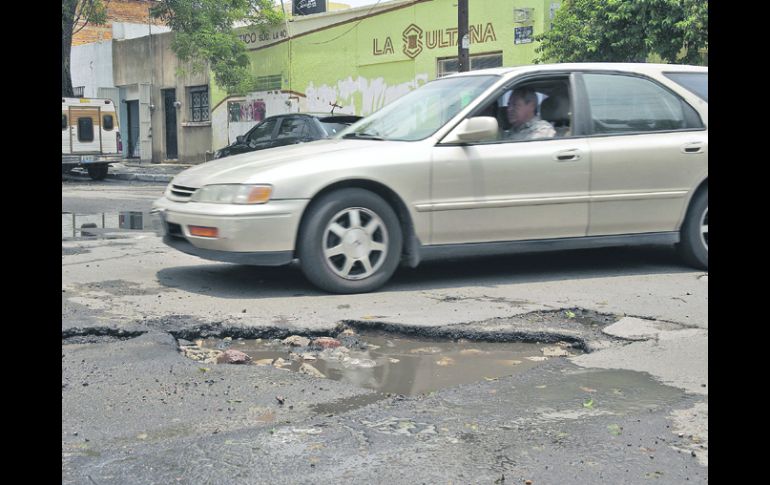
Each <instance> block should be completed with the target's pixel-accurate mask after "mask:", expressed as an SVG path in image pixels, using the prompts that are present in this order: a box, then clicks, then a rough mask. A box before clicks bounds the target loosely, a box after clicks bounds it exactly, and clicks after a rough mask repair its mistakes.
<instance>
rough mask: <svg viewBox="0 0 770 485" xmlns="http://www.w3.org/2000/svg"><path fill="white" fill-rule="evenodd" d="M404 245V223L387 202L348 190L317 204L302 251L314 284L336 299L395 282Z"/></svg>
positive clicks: (302, 261) (305, 231)
mask: <svg viewBox="0 0 770 485" xmlns="http://www.w3.org/2000/svg"><path fill="white" fill-rule="evenodd" d="M402 244H403V238H402V233H401V226H400V224H399V221H398V217H397V216H396V214H395V212H394V211H393V209H392V208H391V207H390V205H388V203H387V202H385V200H383V199H382V198H381V197H380V196H378V195H377V194H374V193H372V192H369V191H368V190H363V189H342V190H338V191H335V192H331V193H329V194H326V195H324V196H322V197H321V198H320V199H319V200H317V201H316V202H314V203H313V206H312V207H311V208H310V209H309V212H308V215H307V219H306V220H305V222H304V223H303V226H302V230H301V231H300V234H299V242H298V244H297V247H298V252H299V259H300V266H301V268H302V272H303V273H304V274H305V276H306V277H307V279H308V280H310V282H311V283H313V284H315V285H316V286H318V287H320V288H322V289H324V290H326V291H330V292H332V293H364V292H367V291H372V290H375V289H377V288H379V287H380V286H382V285H383V284H385V282H387V281H388V279H390V277H391V276H392V275H393V272H394V271H395V270H396V267H397V266H398V262H399V261H400V259H401V247H402Z"/></svg>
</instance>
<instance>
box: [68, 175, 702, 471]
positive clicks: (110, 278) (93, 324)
mask: <svg viewBox="0 0 770 485" xmlns="http://www.w3.org/2000/svg"><path fill="white" fill-rule="evenodd" d="M164 188H165V184H159V183H154V184H153V183H144V182H125V181H115V180H107V181H103V182H92V181H86V180H83V179H80V178H77V177H68V178H66V179H64V180H63V181H62V213H63V214H62V224H63V230H62V481H63V483H73V484H75V483H97V484H103V483H125V484H129V483H130V484H145V483H146V484H149V483H190V484H198V483H223V484H224V483H227V484H239V483H243V484H254V483H279V482H280V483H391V484H392V483H474V484H475V483H488V484H495V483H527V482H526V481H531V482H529V483H533V484H535V485H537V484H557V483H570V484H571V483H575V484H578V483H629V484H633V483H650V481H651V480H652V481H654V482H655V483H671V484H679V483H684V482H685V481H687V482H688V483H706V482H707V477H708V274H707V273H705V272H702V271H695V270H693V269H691V268H689V267H687V266H685V265H683V264H682V263H681V262H680V261H679V260H678V258H677V255H676V254H675V252H674V250H673V248H668V247H641V248H616V249H603V250H579V251H563V252H554V253H541V254H534V255H513V256H505V257H486V258H469V259H462V260H452V261H441V262H431V263H425V264H421V265H420V266H418V267H417V268H414V269H409V268H400V269H399V270H397V272H396V274H395V276H394V277H393V279H392V280H391V281H390V282H389V283H388V284H387V285H386V286H385V287H384V288H383V289H382V290H380V291H378V292H374V293H368V294H358V295H332V294H326V293H322V292H321V291H319V290H317V289H316V288H315V287H313V286H312V285H311V284H310V283H308V282H307V281H306V280H305V279H304V277H303V275H302V273H301V272H300V270H299V269H298V267H296V266H295V265H290V266H285V267H275V268H257V267H247V266H238V265H231V264H225V263H216V262H212V261H206V260H202V259H199V258H196V257H194V256H190V255H186V254H183V253H181V252H178V251H175V250H173V249H171V248H169V247H167V246H165V245H164V244H163V243H162V242H161V240H160V238H159V237H157V236H156V235H155V234H154V233H153V232H152V230H151V227H150V225H149V221H147V220H144V219H142V216H141V214H146V213H147V212H149V210H150V206H151V203H152V201H153V200H154V199H155V198H157V197H159V196H160V195H161V194H162V192H163V190H164ZM128 212H131V213H132V214H134V216H133V217H134V219H130V216H128V215H126V213H128ZM121 213H124V214H123V216H122V217H121V216H120V214H121ZM140 219H142V220H141V222H139V221H140ZM128 220H131V221H137V224H140V225H143V227H142V228H138V229H134V228H128V227H118V226H119V225H121V224H123V225H126V226H129V225H132V224H134V222H131V223H130V224H128V223H126V222H125V221H128ZM71 221H75V222H74V223H72V222H71ZM92 221H95V222H94V225H92V226H90V227H92V228H94V229H92V231H93V232H92V233H93V234H98V236H84V235H83V232H82V231H81V230H80V229H81V227H80V226H81V222H89V223H91V222H92ZM118 221H123V222H118ZM102 226H104V227H102ZM87 227H88V226H87ZM136 227H140V226H136ZM73 234H74V236H73ZM582 317H584V318H582ZM343 328H348V329H351V330H352V331H354V332H363V331H365V330H366V329H367V328H376V329H377V330H381V331H384V332H386V333H390V334H392V335H404V334H409V335H413V336H417V337H420V338H424V339H426V340H429V339H448V338H449V339H452V338H454V339H457V338H462V339H466V340H470V341H493V342H505V341H528V342H533V343H536V342H537V343H541V344H545V343H556V342H560V341H565V340H566V341H568V342H572V344H573V345H572V347H570V350H571V352H570V355H569V356H556V357H548V358H543V359H542V361H541V362H540V363H539V364H538V365H536V366H532V367H531V368H528V369H526V370H524V371H521V372H516V373H513V372H512V373H511V375H510V376H503V377H494V378H488V379H487V378H485V379H483V380H480V381H477V382H474V383H469V384H463V385H459V386H454V387H448V388H444V389H439V390H436V391H433V392H430V393H425V394H418V395H407V396H402V395H390V396H381V397H380V396H373V392H372V391H371V390H369V389H365V388H362V387H357V386H355V385H352V384H350V383H348V382H344V381H337V380H333V379H320V378H317V377H312V376H308V375H304V374H300V373H295V372H289V371H286V370H283V369H281V368H278V367H275V366H271V365H267V366H260V365H228V364H216V363H214V364H204V363H201V362H198V361H194V360H191V359H190V358H188V357H186V356H185V354H184V353H183V352H181V351H180V347H179V345H180V343H179V342H178V340H177V339H184V340H185V341H187V342H192V341H194V340H196V339H199V338H206V337H218V338H225V337H228V336H229V337H232V338H233V339H239V338H240V339H244V340H253V339H283V338H285V337H287V336H290V335H295V334H296V335H304V336H322V335H323V336H330V337H336V336H338V335H339V334H340V331H341V329H343ZM426 345H427V344H426ZM278 397H280V399H278ZM89 480H90V481H89Z"/></svg>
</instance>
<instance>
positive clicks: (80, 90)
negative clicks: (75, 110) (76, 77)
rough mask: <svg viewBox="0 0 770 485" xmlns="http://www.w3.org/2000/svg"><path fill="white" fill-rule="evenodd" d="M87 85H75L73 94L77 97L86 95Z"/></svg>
mask: <svg viewBox="0 0 770 485" xmlns="http://www.w3.org/2000/svg"><path fill="white" fill-rule="evenodd" d="M85 91H86V87H85V86H75V87H74V88H72V94H73V95H74V96H75V97H76V98H82V97H83V96H84V95H85Z"/></svg>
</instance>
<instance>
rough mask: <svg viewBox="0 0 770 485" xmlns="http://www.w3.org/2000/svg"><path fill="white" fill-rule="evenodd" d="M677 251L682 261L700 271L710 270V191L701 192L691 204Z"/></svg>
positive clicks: (681, 231)
mask: <svg viewBox="0 0 770 485" xmlns="http://www.w3.org/2000/svg"><path fill="white" fill-rule="evenodd" d="M677 250H678V251H679V254H680V255H681V257H682V259H683V260H684V261H685V262H686V263H687V264H689V265H690V266H694V267H696V268H698V269H705V270H706V271H708V269H709V189H708V187H706V188H705V189H704V190H702V191H700V192H699V193H698V194H697V195H696V196H695V197H694V198H693V200H692V202H691V203H690V208H689V209H688V210H687V216H686V217H685V220H684V224H682V229H681V230H680V242H679V245H678V246H677Z"/></svg>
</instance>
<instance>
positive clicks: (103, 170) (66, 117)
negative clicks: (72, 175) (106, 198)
mask: <svg viewBox="0 0 770 485" xmlns="http://www.w3.org/2000/svg"><path fill="white" fill-rule="evenodd" d="M122 150H123V147H122V143H121V140H120V131H119V130H118V113H117V110H116V109H115V103H113V101H112V100H111V99H104V98H62V99H61V153H62V155H61V164H62V173H67V172H69V171H70V170H72V169H73V168H75V167H85V168H86V170H88V175H89V177H91V178H92V179H93V180H102V179H104V178H105V177H106V176H107V170H108V167H109V166H110V163H115V162H119V161H120V159H121V151H122Z"/></svg>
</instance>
